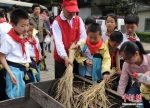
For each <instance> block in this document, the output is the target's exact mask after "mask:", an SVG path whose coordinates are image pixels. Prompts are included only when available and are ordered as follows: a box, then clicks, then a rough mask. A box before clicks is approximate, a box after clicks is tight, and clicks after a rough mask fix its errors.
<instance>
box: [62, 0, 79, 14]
mask: <svg viewBox="0 0 150 108" xmlns="http://www.w3.org/2000/svg"><path fill="white" fill-rule="evenodd" d="M62 4H63V6H65V8H66V9H67V11H69V12H79V8H78V4H77V0H63V3H62Z"/></svg>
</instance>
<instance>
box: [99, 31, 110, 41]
mask: <svg viewBox="0 0 150 108" xmlns="http://www.w3.org/2000/svg"><path fill="white" fill-rule="evenodd" d="M109 37H110V34H108V33H107V32H103V33H102V36H101V39H102V41H103V42H105V41H107V40H108V39H109Z"/></svg>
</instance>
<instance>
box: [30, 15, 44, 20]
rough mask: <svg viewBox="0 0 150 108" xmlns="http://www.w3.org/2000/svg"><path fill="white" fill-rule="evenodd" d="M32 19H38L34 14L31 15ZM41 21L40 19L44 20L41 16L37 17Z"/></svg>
mask: <svg viewBox="0 0 150 108" xmlns="http://www.w3.org/2000/svg"><path fill="white" fill-rule="evenodd" d="M30 17H32V18H34V19H36V17H35V16H34V14H33V13H32V14H31V15H30ZM37 18H38V19H39V20H40V19H43V18H42V17H41V16H40V15H39V16H38V17H37Z"/></svg>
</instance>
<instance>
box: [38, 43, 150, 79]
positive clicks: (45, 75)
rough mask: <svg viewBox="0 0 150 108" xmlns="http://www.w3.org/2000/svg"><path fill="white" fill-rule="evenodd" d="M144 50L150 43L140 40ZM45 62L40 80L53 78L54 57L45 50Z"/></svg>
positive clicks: (149, 47) (149, 48)
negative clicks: (45, 69) (45, 67)
mask: <svg viewBox="0 0 150 108" xmlns="http://www.w3.org/2000/svg"><path fill="white" fill-rule="evenodd" d="M142 44H143V46H144V48H145V50H150V44H149V43H144V42H142ZM53 48H54V45H53V43H52V45H51V50H52V51H53ZM46 64H47V68H48V70H49V71H41V81H46V80H51V79H54V59H53V52H52V53H49V52H47V58H46Z"/></svg>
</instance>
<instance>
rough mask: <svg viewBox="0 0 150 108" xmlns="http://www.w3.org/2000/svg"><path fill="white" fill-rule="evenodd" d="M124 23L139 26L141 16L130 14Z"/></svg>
mask: <svg viewBox="0 0 150 108" xmlns="http://www.w3.org/2000/svg"><path fill="white" fill-rule="evenodd" d="M124 22H125V24H136V25H138V24H139V16H138V15H136V14H133V13H131V14H128V15H126V16H125V18H124Z"/></svg>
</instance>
